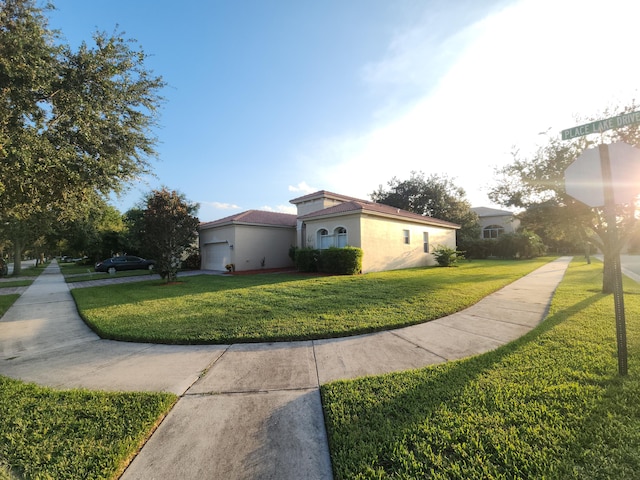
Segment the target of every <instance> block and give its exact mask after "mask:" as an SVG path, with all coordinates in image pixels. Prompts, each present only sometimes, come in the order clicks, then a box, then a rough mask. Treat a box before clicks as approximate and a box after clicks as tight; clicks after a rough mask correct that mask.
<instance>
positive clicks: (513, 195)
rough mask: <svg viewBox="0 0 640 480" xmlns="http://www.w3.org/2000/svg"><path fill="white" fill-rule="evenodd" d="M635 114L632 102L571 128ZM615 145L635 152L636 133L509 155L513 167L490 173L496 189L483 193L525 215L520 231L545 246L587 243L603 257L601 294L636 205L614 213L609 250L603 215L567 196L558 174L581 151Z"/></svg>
mask: <svg viewBox="0 0 640 480" xmlns="http://www.w3.org/2000/svg"><path fill="white" fill-rule="evenodd" d="M637 108H638V107H637V105H635V102H632V104H631V105H629V106H627V107H626V108H623V109H617V110H615V111H613V110H611V109H608V110H605V111H604V112H603V113H601V114H600V115H598V116H597V117H595V118H588V119H577V120H576V122H577V123H576V124H581V123H586V122H588V121H594V120H597V119H603V118H609V117H611V116H615V115H617V114H619V113H628V112H633V111H636V110H637ZM620 110H622V112H620ZM616 141H624V142H626V143H628V144H630V145H633V146H635V147H640V128H638V126H628V127H625V128H621V129H614V130H609V131H607V132H604V133H602V134H601V135H600V136H599V138H597V137H595V136H591V137H579V138H576V139H573V140H565V141H563V140H561V139H560V138H559V137H554V138H550V139H549V141H548V143H547V144H546V145H545V146H542V147H540V148H539V149H538V150H537V151H535V152H534V153H533V154H531V155H527V156H523V155H522V154H521V153H520V152H519V151H515V152H513V154H512V155H513V162H512V163H511V164H509V165H506V166H504V167H502V168H500V169H497V170H496V183H495V185H494V187H493V188H492V189H491V190H490V192H489V198H490V199H491V200H492V201H493V202H495V203H498V204H500V205H503V206H507V207H519V208H523V209H525V211H524V212H523V213H522V214H521V215H520V219H521V222H522V226H523V227H524V228H527V229H530V230H532V231H534V232H536V233H537V234H539V235H540V236H541V237H542V238H543V240H544V241H545V242H546V243H550V242H556V243H559V244H562V243H564V244H565V245H568V244H573V245H575V246H577V245H580V244H584V243H586V242H590V243H591V244H593V245H595V246H597V247H598V248H600V249H601V250H602V251H603V253H604V255H605V272H606V273H607V274H606V275H605V278H604V280H603V290H604V291H605V292H607V291H611V288H612V287H611V276H610V275H611V273H610V270H609V266H610V259H611V258H612V257H611V256H612V255H613V254H614V253H616V252H619V250H620V248H621V246H622V245H623V244H624V242H625V241H626V240H627V239H628V237H629V236H630V235H631V234H632V233H633V231H634V230H635V229H636V227H637V222H636V218H635V213H636V205H635V204H626V205H618V206H617V207H616V208H617V211H616V215H615V219H616V222H617V231H618V233H619V241H618V242H617V243H615V244H611V242H610V240H609V238H610V237H609V235H608V232H609V230H608V226H607V223H606V221H605V215H604V211H603V210H602V209H600V208H594V209H592V208H589V207H588V206H586V205H584V204H583V203H581V202H579V201H577V200H574V199H573V198H572V197H571V196H569V195H568V194H567V193H566V190H565V182H564V172H565V170H566V169H567V167H568V166H569V165H570V164H571V163H572V162H573V161H575V160H576V158H577V157H578V156H579V155H580V154H581V153H582V152H583V151H584V150H585V149H587V148H593V147H595V146H596V145H597V144H599V143H612V142H616Z"/></svg>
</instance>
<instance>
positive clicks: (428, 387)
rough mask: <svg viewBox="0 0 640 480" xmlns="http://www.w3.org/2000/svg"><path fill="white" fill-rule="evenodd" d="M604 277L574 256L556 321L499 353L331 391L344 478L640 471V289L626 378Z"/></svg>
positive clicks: (327, 392) (333, 438)
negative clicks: (621, 372) (619, 363)
mask: <svg viewBox="0 0 640 480" xmlns="http://www.w3.org/2000/svg"><path fill="white" fill-rule="evenodd" d="M601 279H602V265H601V264H599V263H596V264H593V265H585V264H584V262H583V261H579V260H574V262H573V263H572V264H571V265H570V267H569V269H568V271H567V274H566V276H565V278H564V279H563V281H562V283H561V284H560V286H559V288H558V290H557V291H556V294H555V296H554V299H553V302H552V306H551V309H550V312H549V315H548V317H547V319H546V320H545V321H544V322H543V323H542V324H541V325H540V326H539V327H537V328H536V329H534V330H533V331H532V332H530V333H529V334H527V335H525V336H524V337H523V338H522V339H520V340H517V341H515V342H513V343H511V344H508V345H506V346H504V347H501V348H499V349H498V350H495V351H493V352H489V353H487V354H483V355H481V356H478V357H474V358H471V359H467V360H461V361H458V362H451V363H447V364H442V365H438V366H434V367H428V368H425V369H420V370H416V371H409V372H402V373H394V374H389V375H384V376H378V377H369V378H364V379H359V380H352V381H339V382H335V383H331V384H328V385H324V386H322V387H321V392H322V398H323V405H324V408H325V418H326V422H327V429H328V433H329V442H330V450H331V458H332V462H333V468H334V475H335V478H336V479H337V480H339V479H368V478H372V479H373V478H376V479H377V478H433V479H467V478H548V479H571V478H576V479H577V478H589V479H608V478H617V479H634V478H637V475H638V471H640V374H639V373H638V369H639V368H640V361H639V360H640V358H639V357H640V338H639V337H640V286H639V285H638V284H637V283H635V282H633V281H631V280H630V279H627V278H625V283H624V288H625V293H626V299H627V302H626V303H627V312H628V313H627V319H628V340H629V365H630V368H629V372H630V373H629V376H628V377H626V378H621V377H619V376H618V375H617V362H616V358H617V357H616V341H615V321H614V313H613V298H612V296H611V295H603V294H602V293H601V281H602V280H601Z"/></svg>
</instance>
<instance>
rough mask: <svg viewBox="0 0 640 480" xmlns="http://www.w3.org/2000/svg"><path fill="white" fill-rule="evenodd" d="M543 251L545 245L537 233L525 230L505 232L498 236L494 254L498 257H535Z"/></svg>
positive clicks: (542, 253)
mask: <svg viewBox="0 0 640 480" xmlns="http://www.w3.org/2000/svg"><path fill="white" fill-rule="evenodd" d="M544 253H545V246H544V244H543V243H542V240H541V239H540V237H539V236H538V235H536V234H535V233H533V232H528V231H526V230H524V231H522V232H520V233H505V234H504V235H501V236H500V237H499V238H498V241H497V243H496V255H497V256H498V257H500V258H513V259H516V258H535V257H541V256H542V255H544Z"/></svg>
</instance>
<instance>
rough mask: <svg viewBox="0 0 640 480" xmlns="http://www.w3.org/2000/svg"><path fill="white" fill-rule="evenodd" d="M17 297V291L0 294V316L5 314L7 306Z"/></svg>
mask: <svg viewBox="0 0 640 480" xmlns="http://www.w3.org/2000/svg"><path fill="white" fill-rule="evenodd" d="M18 298H20V295H18V294H17V293H16V294H11V295H0V318H1V317H2V316H3V315H4V314H5V312H6V311H7V310H9V307H10V306H11V305H13V302H15V301H16V300H17V299H18Z"/></svg>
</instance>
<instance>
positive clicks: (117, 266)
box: [95, 255, 156, 273]
mask: <svg viewBox="0 0 640 480" xmlns="http://www.w3.org/2000/svg"><path fill="white" fill-rule="evenodd" d="M155 263H156V262H154V261H153V260H145V259H144V258H140V257H134V256H133V255H123V256H121V257H112V258H107V259H106V260H103V261H101V262H98V263H96V267H95V270H96V272H109V273H116V272H117V271H121V270H153V267H154V265H155Z"/></svg>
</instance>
